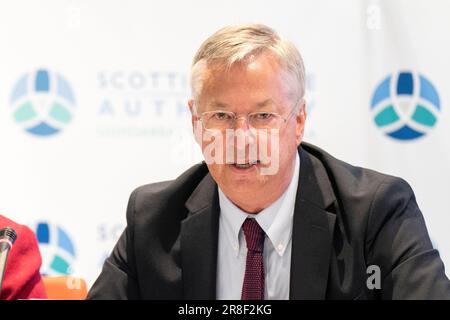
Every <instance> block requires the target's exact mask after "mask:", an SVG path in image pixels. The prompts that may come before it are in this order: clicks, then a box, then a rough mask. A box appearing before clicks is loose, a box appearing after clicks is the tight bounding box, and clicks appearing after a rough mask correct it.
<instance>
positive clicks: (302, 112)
mask: <svg viewBox="0 0 450 320" xmlns="http://www.w3.org/2000/svg"><path fill="white" fill-rule="evenodd" d="M299 103H300V104H301V105H300V106H299V111H298V114H297V116H296V120H297V123H296V128H295V135H296V142H297V146H299V145H300V143H301V142H302V140H303V134H304V132H305V123H306V116H307V114H306V102H305V100H304V99H302V101H301V102H299Z"/></svg>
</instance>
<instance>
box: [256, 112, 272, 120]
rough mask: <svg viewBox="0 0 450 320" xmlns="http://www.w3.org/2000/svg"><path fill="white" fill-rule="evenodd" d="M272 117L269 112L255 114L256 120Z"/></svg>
mask: <svg viewBox="0 0 450 320" xmlns="http://www.w3.org/2000/svg"><path fill="white" fill-rule="evenodd" d="M271 117H272V114H271V113H269V112H261V113H257V114H256V119H258V120H269V119H270V118H271Z"/></svg>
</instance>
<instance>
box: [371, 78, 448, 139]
mask: <svg viewBox="0 0 450 320" xmlns="http://www.w3.org/2000/svg"><path fill="white" fill-rule="evenodd" d="M370 106H371V112H372V116H373V119H374V121H375V124H376V126H377V127H378V128H379V129H380V130H381V131H383V132H384V133H385V134H386V135H388V136H389V137H392V138H394V139H398V140H414V139H417V138H419V137H422V136H423V135H425V134H426V133H427V132H429V131H430V129H432V128H433V127H434V126H435V125H436V122H437V119H438V114H439V111H440V108H441V104H440V101H439V95H438V93H437V91H436V88H435V87H434V86H433V84H432V83H431V82H430V81H429V80H428V79H427V78H425V77H424V76H423V75H421V74H418V73H414V72H411V71H401V72H398V73H394V74H392V75H390V76H388V77H387V78H385V79H384V80H383V81H382V82H381V83H380V84H379V85H378V86H377V88H376V89H375V92H374V94H373V96H372V101H371V104H370Z"/></svg>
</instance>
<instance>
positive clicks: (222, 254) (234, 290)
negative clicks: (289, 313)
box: [216, 153, 300, 300]
mask: <svg viewBox="0 0 450 320" xmlns="http://www.w3.org/2000/svg"><path fill="white" fill-rule="evenodd" d="M299 172H300V157H299V156H298V153H297V156H296V159H295V169H294V174H293V176H292V180H291V182H290V183H289V186H288V187H287V189H286V191H285V192H284V193H283V194H282V195H281V196H280V197H279V198H278V199H277V200H276V201H275V202H274V203H272V204H271V205H270V206H269V207H267V208H265V209H264V210H262V211H261V212H259V213H258V214H256V215H255V214H249V213H246V212H245V211H242V210H241V209H239V208H238V207H237V206H236V205H235V204H233V203H232V202H231V201H230V200H229V199H228V198H227V196H226V195H225V194H224V193H223V192H222V190H221V189H220V188H219V205H220V218H219V244H218V246H219V247H218V256H217V289H216V295H217V299H219V300H227V299H233V300H240V299H241V292H242V284H243V282H244V274H245V263H246V259H247V245H246V242H245V236H244V234H243V231H242V229H241V226H242V224H243V223H244V221H245V219H246V218H248V217H250V218H253V217H254V218H255V219H256V221H257V222H258V224H259V225H260V226H261V228H262V229H263V230H264V232H265V233H266V237H265V240H264V254H263V259H264V272H265V293H264V297H265V299H272V300H275V299H279V300H287V299H289V280H290V271H291V248H292V240H291V239H292V222H293V217H294V206H295V198H296V194H297V187H298V179H299Z"/></svg>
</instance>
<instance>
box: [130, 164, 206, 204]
mask: <svg viewBox="0 0 450 320" xmlns="http://www.w3.org/2000/svg"><path fill="white" fill-rule="evenodd" d="M208 173H209V171H208V167H207V166H206V164H205V163H204V162H201V163H198V164H196V165H194V166H192V167H191V168H189V169H188V170H186V171H185V172H183V173H182V174H181V175H180V176H179V177H177V178H176V179H174V180H167V181H160V182H155V183H150V184H146V185H142V186H139V187H137V188H136V189H134V191H133V192H132V193H131V196H130V203H132V204H133V206H135V207H136V209H139V207H141V206H143V205H144V206H148V205H149V204H152V205H153V206H154V205H155V203H156V204H160V205H162V204H171V205H175V204H182V205H184V202H185V201H186V200H187V199H188V198H189V196H190V195H191V194H192V192H193V191H194V190H195V188H196V187H197V186H198V184H199V183H200V181H202V179H203V178H204V177H205V176H206V175H207V174H208Z"/></svg>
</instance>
